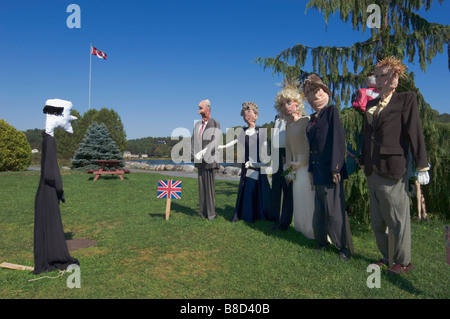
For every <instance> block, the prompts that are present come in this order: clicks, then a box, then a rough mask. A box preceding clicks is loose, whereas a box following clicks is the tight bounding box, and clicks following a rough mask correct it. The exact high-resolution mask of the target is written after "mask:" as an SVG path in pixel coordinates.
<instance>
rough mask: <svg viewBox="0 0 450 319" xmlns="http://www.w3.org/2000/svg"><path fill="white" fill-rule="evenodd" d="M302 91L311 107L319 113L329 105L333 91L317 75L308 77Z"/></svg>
mask: <svg viewBox="0 0 450 319" xmlns="http://www.w3.org/2000/svg"><path fill="white" fill-rule="evenodd" d="M302 89H303V94H305V97H306V99H307V100H308V103H309V105H311V107H312V108H313V109H314V111H316V112H319V111H320V110H321V109H323V108H324V107H325V106H327V105H328V101H329V99H330V96H331V91H330V89H329V88H328V87H327V86H326V85H325V84H324V83H323V82H322V79H321V78H320V77H319V76H318V75H317V74H311V75H310V76H308V78H307V79H306V80H305V82H303V84H302Z"/></svg>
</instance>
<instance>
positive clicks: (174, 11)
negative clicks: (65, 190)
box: [0, 0, 450, 139]
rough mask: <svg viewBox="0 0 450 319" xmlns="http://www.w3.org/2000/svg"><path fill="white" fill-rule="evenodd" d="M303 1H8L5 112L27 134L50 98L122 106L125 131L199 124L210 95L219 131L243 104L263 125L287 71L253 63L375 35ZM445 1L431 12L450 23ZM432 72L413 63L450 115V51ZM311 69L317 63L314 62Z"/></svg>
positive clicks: (428, 94) (1, 49)
mask: <svg viewBox="0 0 450 319" xmlns="http://www.w3.org/2000/svg"><path fill="white" fill-rule="evenodd" d="M72 3H73V4H77V5H79V7H80V9H81V28H73V29H70V28H68V27H67V25H66V20H67V18H68V17H69V15H70V14H71V13H70V12H66V9H67V6H68V5H69V4H72ZM306 3H307V1H292V0H208V1H207V0H145V1H144V0H127V1H125V0H89V1H87V0H84V1H77V0H69V1H64V0H45V1H38V0H34V1H13V0H2V1H1V2H0V118H1V119H4V120H6V121H7V122H8V123H9V124H10V125H12V126H14V127H15V128H17V129H19V130H27V129H33V128H44V123H45V116H44V114H42V108H43V106H44V105H45V101H46V100H47V99H50V98H60V99H66V100H70V101H72V103H73V104H74V108H75V109H76V110H77V111H78V112H80V114H83V113H84V112H86V111H87V110H88V103H89V61H90V54H89V47H90V43H92V45H93V46H95V47H96V48H98V49H99V50H102V51H104V52H106V53H107V55H108V59H107V60H106V61H104V60H100V59H98V58H97V57H95V56H92V93H91V108H93V109H97V110H99V109H101V108H103V107H106V108H109V109H111V108H112V109H114V110H115V111H116V112H117V113H118V114H119V116H120V117H121V119H122V122H123V124H124V127H125V131H126V133H127V138H128V139H135V138H141V137H147V136H154V137H158V136H170V135H171V133H172V131H173V130H174V129H175V128H180V127H181V128H186V129H188V130H192V127H193V123H194V120H198V119H199V116H198V114H197V110H198V108H197V105H198V102H199V101H200V100H202V99H205V98H209V99H210V100H211V103H212V116H213V117H214V118H215V119H217V120H218V121H220V123H221V127H222V130H223V131H225V129H226V128H228V127H233V126H236V125H244V122H243V120H242V118H241V117H240V115H239V114H240V109H241V104H242V102H244V101H254V102H255V103H256V104H257V105H258V106H259V108H260V116H259V119H258V121H257V124H258V123H259V124H263V123H265V122H270V121H271V120H273V118H274V116H275V115H276V113H275V110H274V107H273V105H274V103H273V99H274V96H275V95H276V93H277V92H278V90H279V87H277V86H276V83H280V82H281V81H282V79H281V78H280V77H278V76H272V72H271V70H266V71H264V70H263V69H262V67H261V66H259V65H257V64H255V63H253V60H254V59H255V58H256V57H273V56H275V55H276V54H278V53H280V52H281V51H282V50H284V49H286V48H289V47H292V46H294V45H295V44H298V43H301V44H305V45H308V46H312V47H314V46H319V45H323V46H325V45H338V46H346V45H351V44H352V43H354V42H355V41H360V40H363V39H365V38H366V37H368V36H369V34H368V33H366V34H365V35H362V34H361V33H360V32H356V31H353V29H352V27H351V25H350V24H343V23H342V22H341V21H340V20H339V18H338V17H335V18H331V19H330V22H329V25H328V28H326V26H325V22H324V18H323V16H322V15H321V14H319V13H318V12H315V11H312V10H309V11H308V12H307V13H306V14H305V5H306ZM448 12H450V3H449V1H447V2H444V4H443V5H442V6H440V5H439V3H438V1H434V4H433V8H432V10H431V11H429V12H427V13H423V16H424V17H425V18H427V19H428V20H429V21H433V22H438V23H442V24H448V22H449V20H450V19H449V18H448ZM444 51H445V53H444V54H441V55H438V56H437V57H436V58H435V59H434V60H433V62H432V64H431V65H429V66H428V68H427V73H424V72H422V71H421V70H420V68H419V65H418V61H417V63H415V65H410V64H408V68H409V69H410V70H412V71H414V72H415V73H416V85H417V86H418V87H419V88H420V90H421V92H422V94H423V95H424V97H425V99H426V101H427V102H428V103H430V105H431V106H432V107H433V108H434V109H436V110H438V111H439V112H440V113H445V112H447V113H448V112H450V105H449V104H450V102H449V100H448V97H447V94H446V92H447V91H448V88H449V84H450V72H449V70H448V66H447V48H446V47H445V49H444ZM307 71H311V70H307Z"/></svg>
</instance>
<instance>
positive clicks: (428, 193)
mask: <svg viewBox="0 0 450 319" xmlns="http://www.w3.org/2000/svg"><path fill="white" fill-rule="evenodd" d="M432 3H433V1H432V0H412V1H402V0H394V1H387V0H358V1H348V0H325V1H324V0H310V1H309V2H308V4H307V5H306V11H307V10H317V11H319V12H320V13H322V14H323V16H324V18H325V23H328V21H329V18H330V16H331V15H334V14H336V13H339V17H340V19H341V20H342V21H344V22H348V23H351V24H352V27H353V30H357V31H362V32H363V34H364V33H365V32H366V31H369V33H370V36H368V37H367V39H366V40H364V41H362V42H356V43H354V44H353V45H351V46H348V47H338V46H319V47H309V46H307V45H304V44H297V45H294V46H293V47H291V48H288V49H285V50H283V51H282V52H280V53H279V54H278V55H277V56H275V57H268V58H263V57H258V58H256V59H255V62H256V63H258V64H260V65H262V66H263V68H264V70H265V69H272V70H273V74H283V75H285V76H289V77H291V76H294V77H297V78H298V79H299V80H300V81H301V82H302V81H304V79H306V77H308V76H309V75H310V74H311V73H316V74H319V75H320V76H321V77H322V79H323V81H324V83H326V84H327V85H328V86H329V88H330V89H331V92H332V96H331V102H332V103H334V104H336V105H337V106H338V107H339V106H341V105H342V104H344V105H349V102H351V101H352V100H353V99H354V98H355V97H356V93H357V91H358V90H359V89H360V88H361V87H363V86H364V83H365V79H366V77H367V75H368V74H369V73H370V72H372V71H373V70H374V66H375V64H376V62H377V61H378V60H380V59H382V58H385V57H388V56H396V57H397V58H400V59H402V60H404V61H407V62H409V63H413V62H415V61H417V60H418V62H419V64H420V68H421V70H422V71H424V72H426V67H427V65H428V64H430V63H431V62H432V60H433V58H434V57H435V56H436V55H437V54H443V53H445V50H444V46H445V45H447V56H448V59H449V63H448V68H449V69H450V52H449V48H450V46H449V43H450V27H449V26H448V25H442V24H439V23H434V22H430V21H427V20H426V19H425V18H423V17H422V16H420V15H419V14H418V13H417V12H418V11H419V10H421V9H424V10H425V11H428V10H429V9H430V8H431V6H432ZM441 3H442V0H439V4H441ZM372 4H375V5H377V6H378V8H379V9H380V16H379V18H380V20H379V21H380V25H379V28H377V27H371V28H369V27H368V24H367V22H368V17H369V16H370V14H371V13H372V12H373V11H370V10H369V12H368V7H369V5H372ZM368 29H369V30H368ZM307 59H311V60H312V70H311V71H310V72H308V71H306V70H304V68H305V63H306V61H307ZM398 91H399V92H401V91H414V92H416V93H417V96H418V106H419V112H420V116H421V119H422V126H423V131H424V135H425V142H426V145H427V154H428V158H429V162H430V164H431V183H430V184H429V185H428V186H426V187H424V189H423V191H424V194H425V199H426V202H427V208H428V209H429V211H431V212H436V213H442V214H446V215H448V207H449V205H450V199H449V193H448V191H446V189H448V188H449V186H450V185H449V184H450V181H449V180H448V168H447V167H448V158H449V155H450V154H449V153H450V150H449V144H448V143H449V137H450V136H449V124H448V123H442V122H438V121H436V114H435V113H436V111H434V110H433V109H432V108H431V107H430V105H428V104H427V103H426V102H425V100H424V98H423V96H422V94H421V93H420V91H419V89H417V88H416V86H415V84H414V74H413V73H408V74H407V77H406V78H404V79H402V80H401V81H400V83H399V87H398ZM340 115H341V120H342V124H343V126H344V128H345V130H346V139H347V145H348V147H349V149H351V150H353V151H354V152H356V153H357V152H358V148H359V136H360V134H361V132H362V119H363V116H362V113H360V112H359V111H358V110H355V109H353V108H344V109H343V110H342V111H341V114H340ZM361 174H362V172H361V171H360V170H358V169H356V171H355V172H354V174H352V175H351V176H350V178H349V180H348V181H347V182H346V184H345V185H346V191H347V197H348V198H347V200H348V202H349V203H351V204H352V205H353V206H354V208H355V207H356V209H355V210H354V212H356V211H358V212H359V213H360V214H363V215H364V214H368V209H367V208H368V196H367V187H365V180H364V178H363V175H361ZM366 216H367V215H366ZM447 217H448V216H447Z"/></svg>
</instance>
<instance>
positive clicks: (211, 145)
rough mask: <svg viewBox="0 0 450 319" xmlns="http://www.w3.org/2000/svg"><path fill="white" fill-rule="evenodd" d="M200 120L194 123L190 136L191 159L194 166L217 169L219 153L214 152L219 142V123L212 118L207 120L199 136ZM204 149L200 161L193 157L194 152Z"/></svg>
mask: <svg viewBox="0 0 450 319" xmlns="http://www.w3.org/2000/svg"><path fill="white" fill-rule="evenodd" d="M201 125H202V121H198V122H196V123H195V125H194V130H193V132H192V137H191V159H192V160H193V161H194V166H195V167H197V168H204V169H218V168H219V167H220V164H219V162H220V156H219V155H220V153H219V152H216V150H217V146H219V145H220V144H221V139H222V131H220V123H219V122H218V121H216V120H215V119H213V118H210V119H209V120H208V123H207V124H206V126H205V128H204V130H203V134H202V136H201V138H200V136H199V135H198V132H199V129H200V127H201ZM203 149H206V153H205V155H204V156H203V159H202V160H201V162H199V161H198V160H196V159H195V154H197V153H198V152H200V151H201V150H203Z"/></svg>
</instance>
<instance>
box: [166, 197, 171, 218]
mask: <svg viewBox="0 0 450 319" xmlns="http://www.w3.org/2000/svg"><path fill="white" fill-rule="evenodd" d="M170 200H171V198H170V197H167V200H166V220H169V215H170Z"/></svg>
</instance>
